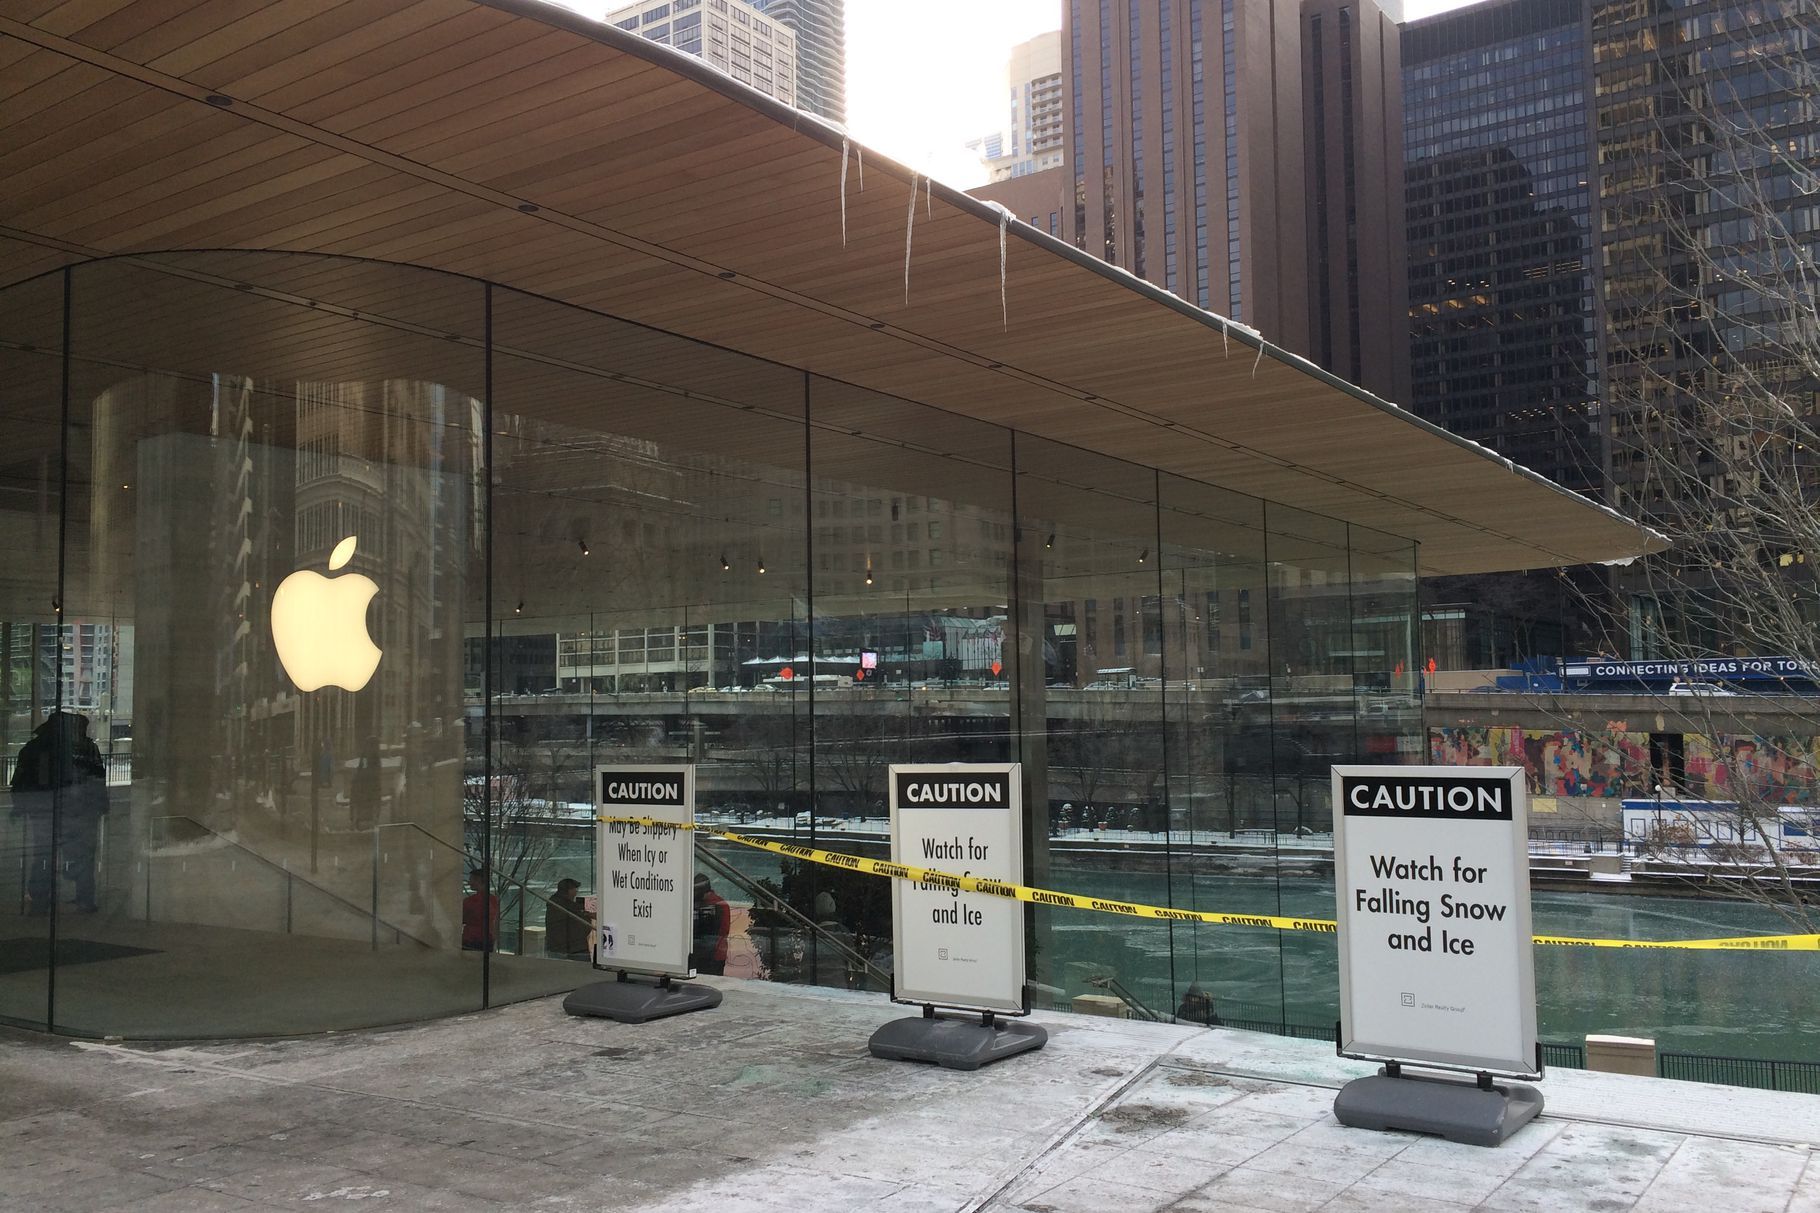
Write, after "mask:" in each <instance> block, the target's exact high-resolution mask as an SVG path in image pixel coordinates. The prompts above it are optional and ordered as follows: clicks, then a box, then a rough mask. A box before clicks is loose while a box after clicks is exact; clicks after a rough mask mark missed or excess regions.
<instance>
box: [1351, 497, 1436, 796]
mask: <svg viewBox="0 0 1820 1213" xmlns="http://www.w3.org/2000/svg"><path fill="white" fill-rule="evenodd" d="M1346 535H1347V540H1348V542H1349V543H1350V545H1351V548H1352V612H1353V618H1352V639H1353V649H1354V655H1353V663H1352V664H1353V689H1354V692H1355V694H1356V695H1357V707H1358V721H1359V760H1360V761H1361V762H1373V763H1389V762H1427V761H1428V756H1427V753H1426V751H1425V746H1424V742H1423V737H1422V697H1421V691H1420V683H1419V682H1418V680H1417V669H1416V667H1417V665H1418V664H1419V663H1420V658H1419V657H1418V656H1417V655H1416V647H1415V641H1416V636H1417V628H1418V626H1419V625H1418V622H1417V607H1416V548H1415V545H1414V544H1413V543H1411V542H1410V541H1409V540H1407V539H1402V538H1399V537H1398V536H1395V535H1386V534H1384V533H1383V532H1382V531H1373V530H1370V529H1368V528H1366V527H1361V526H1352V527H1348V528H1347V531H1346Z"/></svg>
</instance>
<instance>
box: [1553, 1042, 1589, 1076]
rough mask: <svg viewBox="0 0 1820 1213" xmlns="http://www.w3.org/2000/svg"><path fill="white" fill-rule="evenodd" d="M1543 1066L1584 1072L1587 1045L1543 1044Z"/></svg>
mask: <svg viewBox="0 0 1820 1213" xmlns="http://www.w3.org/2000/svg"><path fill="white" fill-rule="evenodd" d="M1542 1064H1543V1065H1545V1066H1549V1067H1552V1068H1553V1069H1557V1070H1584V1069H1585V1068H1586V1046H1585V1045H1559V1044H1550V1043H1549V1042H1548V1041H1546V1040H1545V1041H1543V1042H1542Z"/></svg>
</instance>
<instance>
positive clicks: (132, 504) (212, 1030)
mask: <svg viewBox="0 0 1820 1213" xmlns="http://www.w3.org/2000/svg"><path fill="white" fill-rule="evenodd" d="M74 281H75V292H74V298H75V323H74V332H73V338H72V351H73V367H74V370H73V375H72V384H71V393H70V396H71V405H70V408H71V424H70V446H69V467H70V483H71V485H72V490H73V491H72V493H71V494H70V499H69V508H68V513H67V517H66V519H65V525H66V529H67V534H68V547H69V556H68V559H67V568H68V576H67V578H66V580H67V587H66V595H65V606H66V614H67V615H68V617H69V618H70V619H71V620H72V625H73V626H72V629H71V631H72V635H71V643H72V648H73V650H74V651H75V655H74V660H75V661H76V664H77V668H89V669H92V670H93V672H94V681H93V686H94V690H95V694H96V699H95V711H94V713H93V719H94V720H95V721H96V722H97V723H98V724H99V725H101V726H103V727H101V728H100V729H98V730H97V731H98V733H99V734H100V735H101V736H103V737H105V738H106V739H107V741H108V742H109V744H110V745H111V747H112V749H113V751H114V757H115V758H116V760H117V763H118V765H121V766H124V764H125V763H126V762H127V761H130V766H131V778H130V782H125V783H121V782H119V780H115V781H114V783H115V786H112V787H110V801H111V808H110V809H109V811H108V812H107V813H106V815H105V825H104V827H103V833H102V844H103V845H102V847H101V850H100V860H101V865H102V866H101V879H100V881H99V883H98V889H97V899H98V902H99V905H100V912H99V915H98V919H97V921H96V922H95V923H94V925H93V927H92V928H90V929H92V930H94V931H95V932H97V934H100V935H104V936H105V938H107V939H109V940H110V941H113V942H116V943H121V944H128V945H131V946H133V947H138V948H143V949H146V951H145V953H144V954H142V955H136V956H131V957H126V958H115V959H106V960H102V961H97V962H95V963H76V962H75V959H76V958H73V960H72V963H71V964H69V965H68V966H67V967H60V968H59V971H58V1006H57V1022H56V1027H57V1028H58V1029H59V1030H61V1031H69V1032H77V1033H125V1034H130V1035H137V1036H167V1035H177V1036H186V1037H194V1036H211V1035H246V1034H271V1033H285V1032H302V1031H319V1030H322V1029H323V1028H325V1027H352V1026H358V1025H363V1024H375V1023H388V1022H396V1021H399V1020H406V1019H415V1018H420V1017H423V1016H427V1015H436V1014H446V1013H450V1012H453V1011H457V1010H463V1009H467V1008H472V1007H474V1006H477V1005H478V1003H479V1001H480V981H479V974H478V971H477V967H476V966H471V965H469V964H467V963H464V959H463V957H462V955H461V951H460V931H461V923H460V897H461V869H462V866H463V864H462V860H461V854H460V850H459V845H458V840H459V837H460V820H461V818H460V812H461V810H460V805H461V800H462V795H461V772H462V762H463V754H464V751H465V748H466V743H465V735H466V728H465V725H464V718H463V705H462V694H461V692H462V688H461V682H460V677H461V657H460V648H459V645H460V638H461V636H462V634H463V629H464V626H465V624H466V622H467V620H468V619H470V618H474V617H475V615H476V614H477V604H478V602H479V596H478V588H479V586H480V585H481V579H480V575H481V573H482V571H483V565H482V555H483V546H482V538H483V536H484V527H485V522H486V519H485V513H484V509H485V492H484V482H483V481H482V480H481V474H482V466H481V463H480V429H479V423H480V419H481V416H482V409H483V406H482V404H481V400H482V397H483V394H484V383H483V375H482V372H483V366H484V359H483V354H482V337H483V332H484V317H483V312H482V303H483V300H482V294H481V290H480V288H479V287H478V286H477V285H475V284H474V283H472V282H468V281H465V280H462V279H457V278H450V277H445V276H441V275H436V274H431V273H427V272H423V271H415V270H406V269H401V268H397V267H389V266H383V265H376V264H371V263H364V262H355V261H343V260H338V259H333V258H312V257H296V256H284V255H277V254H258V253H213V254H184V255H173V256H159V257H145V258H135V259H133V260H131V261H125V260H122V261H110V262H101V263H95V264H91V265H86V266H82V267H80V268H79V269H78V270H77V271H76V273H75V279H74ZM78 485H79V486H80V489H79V490H76V489H75V486H78ZM75 621H80V626H79V627H77V626H74V624H75ZM91 633H92V634H93V636H94V637H95V645H94V646H93V647H94V654H95V656H94V657H93V663H92V665H88V666H85V665H84V663H86V662H89V661H90V656H89V653H88V651H87V648H86V643H87V642H86V638H87V636H88V635H89V634H91ZM369 636H370V640H369V639H368V637H369ZM103 653H105V654H106V658H105V660H104V659H103V657H102V656H101V655H102V654H103ZM104 681H105V684H106V696H107V697H106V700H105V702H104V701H103V699H102V697H101V689H102V685H103V682H104ZM129 755H130V759H129V758H128V756H129ZM118 773H119V774H122V775H123V774H124V772H118Z"/></svg>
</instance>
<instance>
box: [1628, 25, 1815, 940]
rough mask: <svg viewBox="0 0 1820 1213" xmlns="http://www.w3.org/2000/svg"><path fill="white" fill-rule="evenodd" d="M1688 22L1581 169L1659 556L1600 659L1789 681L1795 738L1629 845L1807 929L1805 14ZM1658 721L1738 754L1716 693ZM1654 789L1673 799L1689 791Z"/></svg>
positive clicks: (1670, 31)
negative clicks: (1705, 806)
mask: <svg viewBox="0 0 1820 1213" xmlns="http://www.w3.org/2000/svg"><path fill="white" fill-rule="evenodd" d="M1688 11H1691V10H1687V11H1684V10H1673V11H1670V10H1666V9H1665V10H1664V15H1663V17H1662V19H1661V20H1660V21H1658V22H1656V23H1655V25H1654V27H1653V28H1651V29H1648V30H1646V31H1645V34H1646V35H1647V36H1648V38H1649V39H1650V40H1651V41H1650V42H1649V43H1648V44H1650V45H1654V46H1655V47H1656V48H1657V49H1656V50H1655V51H1654V57H1653V62H1651V63H1649V64H1648V65H1647V68H1648V80H1649V83H1648V84H1647V85H1643V86H1640V87H1638V88H1637V90H1636V92H1637V94H1638V95H1639V96H1640V97H1642V98H1643V107H1642V108H1639V109H1638V110H1637V111H1636V112H1638V113H1645V114H1647V115H1648V116H1649V121H1648V122H1647V123H1645V124H1641V125H1640V126H1639V128H1638V130H1639V133H1638V134H1637V135H1636V136H1635V137H1632V138H1630V139H1629V140H1628V143H1627V142H1626V141H1625V140H1624V139H1622V138H1620V137H1619V136H1618V135H1617V134H1613V135H1611V136H1607V137H1606V138H1605V147H1604V149H1603V151H1604V155H1603V157H1602V158H1603V160H1604V163H1602V165H1601V166H1600V167H1601V170H1602V171H1603V173H1604V174H1605V177H1604V186H1603V189H1602V194H1603V197H1602V198H1601V202H1602V205H1603V207H1604V209H1605V212H1606V216H1605V217H1606V219H1607V220H1608V221H1614V220H1615V223H1612V222H1608V226H1615V227H1617V228H1620V229H1624V230H1626V232H1627V234H1629V233H1634V238H1627V239H1623V240H1609V241H1608V244H1607V261H1606V267H1607V268H1606V291H1605V302H1606V308H1607V317H1606V320H1607V324H1606V333H1607V341H1608V348H1607V349H1606V351H1605V366H1606V390H1605V404H1606V413H1607V418H1608V425H1609V427H1610V439H1611V447H1612V463H1611V467H1612V485H1613V490H1614V497H1615V502H1614V503H1615V504H1616V505H1617V506H1618V507H1619V508H1620V509H1621V510H1623V511H1624V512H1626V513H1632V514H1635V515H1638V516H1641V517H1642V518H1644V519H1645V520H1647V521H1649V522H1650V523H1651V524H1652V525H1654V526H1656V527H1658V528H1659V529H1661V530H1662V531H1664V532H1665V533H1666V534H1667V535H1668V536H1669V537H1670V539H1671V540H1672V541H1673V544H1674V547H1673V548H1672V549H1671V550H1670V551H1668V552H1666V553H1663V554H1660V555H1657V556H1652V557H1647V558H1644V559H1642V560H1639V561H1637V562H1636V563H1635V564H1633V565H1631V566H1630V567H1628V568H1623V569H1619V570H1617V571H1616V572H1615V573H1614V575H1613V579H1612V587H1611V591H1612V594H1613V596H1614V599H1615V600H1616V601H1614V603H1613V606H1614V607H1620V605H1621V609H1614V610H1613V611H1612V613H1611V617H1612V618H1614V619H1615V620H1619V621H1621V622H1622V623H1623V625H1624V630H1625V632H1626V633H1627V634H1625V635H1623V636H1614V637H1613V638H1612V640H1611V646H1610V647H1611V648H1612V650H1613V651H1628V652H1629V653H1630V654H1631V656H1632V657H1633V658H1660V659H1664V660H1668V661H1671V662H1684V663H1687V664H1686V665H1685V666H1684V667H1677V668H1684V669H1685V671H1686V677H1687V678H1688V679H1689V680H1690V681H1692V682H1694V683H1696V684H1697V683H1702V682H1709V681H1711V680H1712V679H1713V678H1714V677H1715V676H1718V677H1724V676H1726V675H1729V674H1731V673H1735V672H1743V671H1742V669H1741V668H1740V667H1736V666H1728V665H1724V664H1719V665H1703V664H1702V663H1704V662H1713V661H1718V662H1727V661H1734V660H1743V659H1752V658H1762V657H1767V656H1772V655H1774V656H1782V657H1787V658H1792V659H1794V661H1795V662H1797V663H1799V664H1798V665H1797V666H1796V667H1795V672H1796V677H1794V678H1791V679H1790V680H1789V681H1788V682H1787V683H1786V684H1785V685H1784V686H1783V687H1781V688H1780V690H1781V691H1782V692H1783V693H1784V694H1785V695H1786V697H1787V699H1786V705H1787V707H1788V709H1789V710H1790V712H1791V715H1792V718H1793V719H1794V720H1795V721H1796V722H1797V724H1798V726H1799V727H1797V728H1794V729H1791V730H1788V731H1790V732H1793V733H1795V734H1797V735H1798V736H1797V738H1796V739H1795V740H1792V741H1791V740H1788V739H1781V738H1768V739H1756V743H1755V747H1754V748H1755V751H1756V753H1755V755H1754V757H1756V758H1757V759H1759V760H1760V761H1756V762H1753V763H1751V764H1742V763H1738V762H1732V763H1731V764H1730V766H1729V769H1728V778H1726V779H1725V780H1724V786H1723V787H1722V788H1721V789H1719V790H1720V791H1722V792H1723V793H1724V795H1723V799H1724V801H1726V802H1728V803H1729V804H1730V805H1731V806H1732V807H1730V808H1728V809H1726V810H1724V811H1723V812H1718V811H1712V810H1708V811H1706V812H1703V813H1700V814H1692V813H1686V812H1683V813H1679V814H1677V815H1666V814H1665V815H1664V816H1663V817H1662V818H1661V820H1660V822H1659V823H1658V828H1657V829H1656V830H1655V831H1654V832H1653V833H1651V834H1649V835H1648V836H1646V837H1645V838H1643V839H1641V840H1640V842H1641V844H1642V845H1643V846H1644V847H1645V848H1646V849H1647V850H1649V851H1651V852H1653V853H1655V854H1657V855H1659V856H1661V857H1664V858H1672V857H1677V856H1678V857H1680V858H1682V859H1688V860H1691V859H1692V857H1693V856H1694V855H1695V854H1696V853H1697V854H1698V856H1699V857H1700V859H1701V860H1702V867H1704V868H1705V869H1706V871H1707V874H1708V875H1709V877H1710V878H1711V880H1710V885H1711V887H1714V888H1716V889H1719V890H1721V891H1723V892H1724V893H1726V894H1727V895H1731V896H1738V897H1744V898H1747V899H1749V900H1752V901H1755V902H1758V903H1759V904H1763V905H1766V906H1768V907H1770V908H1772V909H1774V910H1775V911H1776V912H1777V913H1778V914H1780V915H1781V916H1782V917H1783V918H1784V919H1785V920H1786V921H1787V922H1789V923H1790V924H1791V925H1792V926H1794V927H1795V928H1796V929H1799V930H1802V931H1814V930H1816V929H1820V905H1817V904H1816V901H1815V893H1814V892H1813V891H1811V885H1810V883H1809V882H1810V881H1812V879H1813V878H1814V877H1816V876H1820V872H1817V871H1815V870H1814V868H1813V867H1812V864H1813V860H1814V856H1813V854H1812V850H1811V848H1808V847H1804V846H1800V845H1794V842H1799V839H1800V836H1799V835H1794V836H1793V839H1794V842H1791V836H1790V835H1789V832H1788V831H1789V825H1790V816H1791V815H1790V814H1789V813H1788V812H1786V811H1785V810H1787V808H1788V807H1789V802H1790V800H1791V799H1793V798H1796V797H1804V798H1805V799H1806V801H1807V803H1810V804H1811V803H1813V798H1814V787H1815V776H1816V772H1815V754H1814V749H1813V744H1812V739H1813V737H1814V735H1815V733H1816V732H1820V695H1816V693H1815V687H1816V686H1820V682H1816V681H1815V680H1816V678H1817V677H1820V626H1817V625H1820V594H1817V593H1816V591H1817V590H1820V585H1817V584H1816V576H1815V575H1816V573H1817V572H1820V494H1817V490H1820V391H1817V389H1820V312H1817V310H1816V299H1817V298H1820V270H1817V268H1816V265H1817V262H1816V249H1817V245H1816V241H1820V87H1817V82H1820V49H1817V48H1820V9H1817V7H1816V4H1815V0H1770V2H1768V3H1763V4H1752V5H1743V4H1740V5H1736V6H1731V7H1722V8H1720V9H1717V10H1714V11H1710V12H1706V13H1703V14H1702V15H1700V16H1697V17H1694V18H1691V19H1689V18H1688V16H1687V12H1688ZM1627 146H1628V148H1629V151H1628V153H1626V154H1624V155H1613V154H1612V153H1613V152H1614V151H1620V152H1621V151H1623V150H1624V149H1625V148H1626V147H1627ZM1703 674H1705V675H1706V677H1702V675H1703ZM1684 690H1686V689H1684ZM1670 706H1672V707H1673V708H1674V709H1675V710H1676V711H1677V714H1678V715H1680V716H1681V717H1682V718H1683V719H1684V720H1686V721H1688V722H1689V723H1690V725H1691V726H1692V731H1694V732H1695V733H1696V735H1702V736H1705V737H1707V738H1710V739H1712V744H1714V745H1717V746H1719V747H1721V748H1722V749H1723V747H1724V746H1725V744H1726V743H1725V742H1724V741H1723V740H1722V739H1725V738H1728V737H1732V736H1735V735H1736V730H1737V725H1736V723H1735V722H1734V721H1733V717H1734V716H1735V709H1736V708H1737V706H1738V704H1737V701H1736V700H1735V699H1734V698H1732V697H1731V696H1730V695H1728V694H1726V693H1725V692H1724V691H1722V690H1718V689H1715V690H1711V691H1703V690H1701V689H1699V688H1697V687H1696V688H1694V689H1692V690H1691V691H1687V692H1686V693H1684V694H1682V695H1679V696H1675V697H1674V698H1673V702H1672V705H1670ZM1766 771H1774V772H1777V775H1776V777H1775V778H1773V779H1770V778H1765V777H1764V772H1766ZM1658 775H1659V778H1658V781H1657V782H1658V784H1659V785H1660V786H1661V787H1662V788H1663V791H1664V793H1665V795H1666V796H1667V797H1668V798H1669V799H1670V800H1672V799H1674V798H1675V797H1677V796H1678V795H1680V794H1681V793H1682V792H1683V791H1685V789H1684V788H1682V787H1677V786H1676V784H1677V782H1678V776H1677V773H1676V772H1673V771H1663V772H1658ZM1679 782H1688V781H1687V780H1685V779H1679ZM1790 789H1794V791H1793V792H1792V793H1791V790H1790ZM1707 791H1708V796H1709V798H1710V799H1717V797H1714V796H1712V789H1711V788H1710V787H1709V788H1708V789H1707Z"/></svg>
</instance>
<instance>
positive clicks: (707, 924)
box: [695, 872, 733, 977]
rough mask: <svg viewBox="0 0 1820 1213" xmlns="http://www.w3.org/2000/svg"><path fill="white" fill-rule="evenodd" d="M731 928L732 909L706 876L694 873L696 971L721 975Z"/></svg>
mask: <svg viewBox="0 0 1820 1213" xmlns="http://www.w3.org/2000/svg"><path fill="white" fill-rule="evenodd" d="M732 930H733V910H732V908H731V907H729V906H728V905H727V899H726V898H724V897H722V896H721V895H720V894H719V893H716V892H715V891H714V886H713V885H711V884H709V883H708V877H707V876H706V875H705V874H704V873H701V872H697V873H696V874H695V971H696V972H697V973H708V974H712V975H714V976H717V977H718V976H720V975H721V974H724V973H725V972H726V971H727V936H728V934H729V933H731V931H732Z"/></svg>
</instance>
